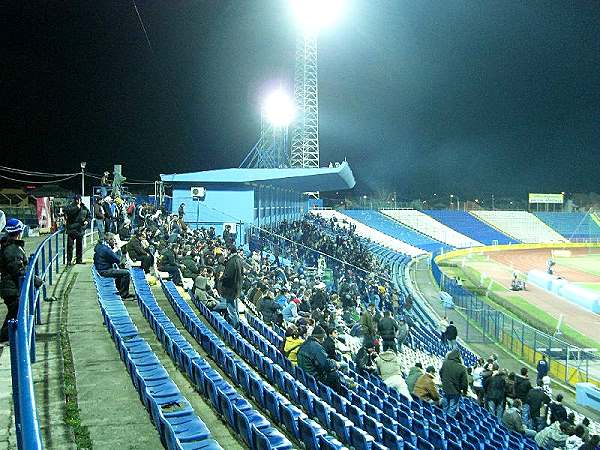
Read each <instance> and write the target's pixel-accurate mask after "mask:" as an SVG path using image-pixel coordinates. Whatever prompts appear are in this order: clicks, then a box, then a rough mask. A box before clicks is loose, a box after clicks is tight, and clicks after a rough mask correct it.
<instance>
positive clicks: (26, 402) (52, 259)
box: [9, 230, 65, 450]
mask: <svg viewBox="0 0 600 450" xmlns="http://www.w3.org/2000/svg"><path fill="white" fill-rule="evenodd" d="M59 243H60V244H59ZM64 250H65V234H64V232H63V230H59V231H56V232H55V233H53V234H51V235H50V236H48V237H47V238H46V239H44V240H43V241H42V243H41V244H40V245H39V246H38V247H37V248H36V250H35V252H34V253H33V254H32V255H31V256H30V257H29V264H28V265H27V271H26V272H25V277H24V279H23V283H22V285H21V292H20V296H19V312H18V313H17V319H16V320H11V321H9V340H10V358H11V376H12V388H13V404H14V408H15V429H16V435H17V446H18V448H19V449H28V450H29V449H42V448H43V447H44V445H43V440H42V433H41V430H40V423H39V419H38V415H37V407H36V402H35V392H34V389H33V375H32V368H31V365H32V363H34V362H35V359H36V351H35V349H36V346H35V344H36V342H35V326H36V325H39V324H41V300H42V298H43V299H46V296H47V292H46V283H47V284H48V285H52V284H53V272H54V273H56V274H58V272H59V270H60V264H61V261H62V262H63V263H64V257H65V251H64ZM53 269H54V270H53ZM36 276H37V277H40V278H41V279H42V280H43V281H44V284H43V286H41V287H40V288H36V287H35V284H34V283H35V277H36ZM40 294H41V295H40Z"/></svg>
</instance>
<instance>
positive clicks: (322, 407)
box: [313, 400, 332, 429]
mask: <svg viewBox="0 0 600 450" xmlns="http://www.w3.org/2000/svg"><path fill="white" fill-rule="evenodd" d="M313 407H314V411H315V416H316V418H317V420H318V421H319V423H320V424H321V426H322V427H323V428H325V429H329V428H330V427H331V419H330V413H331V410H332V408H331V407H330V406H329V405H327V404H326V403H325V402H323V401H321V400H316V401H315V402H314V403H313Z"/></svg>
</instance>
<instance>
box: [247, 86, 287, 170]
mask: <svg viewBox="0 0 600 450" xmlns="http://www.w3.org/2000/svg"><path fill="white" fill-rule="evenodd" d="M294 115H295V108H294V103H293V101H292V99H291V98H290V97H289V96H288V95H287V94H286V93H285V92H284V91H282V90H277V91H275V92H273V93H271V94H270V95H269V96H268V97H267V98H266V100H265V102H264V104H263V108H262V112H261V130H260V140H259V141H258V149H257V150H258V158H257V164H256V167H263V168H271V169H281V168H284V167H289V164H290V148H289V140H288V134H289V133H288V130H289V125H290V123H291V122H292V121H293V120H294Z"/></svg>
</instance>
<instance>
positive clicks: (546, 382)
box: [542, 375, 552, 398]
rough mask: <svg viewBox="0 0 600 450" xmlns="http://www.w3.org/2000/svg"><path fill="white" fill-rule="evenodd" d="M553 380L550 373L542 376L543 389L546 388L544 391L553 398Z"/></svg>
mask: <svg viewBox="0 0 600 450" xmlns="http://www.w3.org/2000/svg"><path fill="white" fill-rule="evenodd" d="M551 382H552V380H551V379H550V377H549V376H548V375H545V376H543V377H542V389H543V390H544V393H545V394H546V395H547V396H548V397H550V398H552V386H550V383H551Z"/></svg>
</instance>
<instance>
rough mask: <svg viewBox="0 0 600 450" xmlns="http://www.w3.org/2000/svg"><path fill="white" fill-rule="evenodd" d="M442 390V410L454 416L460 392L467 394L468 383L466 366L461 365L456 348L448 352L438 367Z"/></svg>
mask: <svg viewBox="0 0 600 450" xmlns="http://www.w3.org/2000/svg"><path fill="white" fill-rule="evenodd" d="M440 378H441V380H442V390H443V391H444V394H445V397H444V399H443V400H442V407H443V409H444V412H445V413H446V414H447V415H449V416H451V417H455V416H456V413H457V412H458V407H459V403H460V396H461V394H464V395H467V390H468V388H469V383H468V382H467V368H466V367H465V366H464V365H463V363H462V359H461V357H460V353H459V351H458V350H451V351H450V352H448V355H447V356H446V359H444V362H443V363H442V368H441V369H440Z"/></svg>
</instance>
